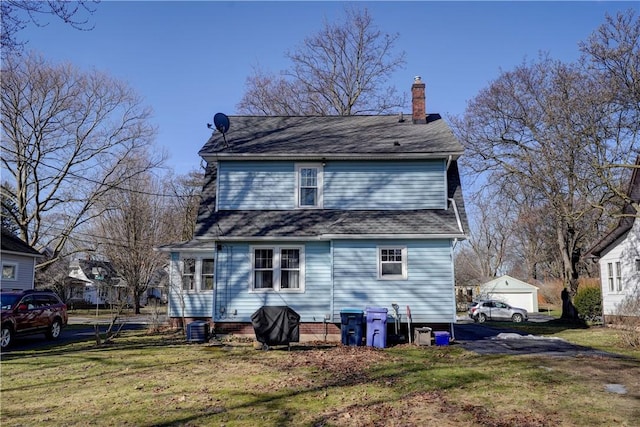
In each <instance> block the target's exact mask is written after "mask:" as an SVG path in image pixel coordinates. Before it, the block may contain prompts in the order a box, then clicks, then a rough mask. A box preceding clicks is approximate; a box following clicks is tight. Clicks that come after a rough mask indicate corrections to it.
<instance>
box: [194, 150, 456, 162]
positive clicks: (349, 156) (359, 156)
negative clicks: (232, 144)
mask: <svg viewBox="0 0 640 427" xmlns="http://www.w3.org/2000/svg"><path fill="white" fill-rule="evenodd" d="M199 154H200V156H201V157H202V158H203V159H204V160H206V161H207V162H217V161H219V160H318V159H322V160H389V159H396V160H429V159H449V158H453V159H458V158H459V157H460V156H461V155H462V154H463V152H462V151H442V152H437V153H340V154H338V153H309V154H306V153H305V154H296V153H287V154H274V153H264V154H262V153H203V152H200V153H199Z"/></svg>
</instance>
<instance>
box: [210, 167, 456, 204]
mask: <svg viewBox="0 0 640 427" xmlns="http://www.w3.org/2000/svg"><path fill="white" fill-rule="evenodd" d="M323 177H324V186H323V200H324V202H323V207H324V208H325V209H347V210H349V209H351V210H354V209H356V210H357V209H360V210H363V209H445V208H446V203H447V201H446V185H445V182H446V170H445V161H444V160H424V161H366V162H352V161H331V162H327V163H326V166H325V167H324V169H323ZM218 179H219V181H220V183H219V188H220V190H219V195H218V209H219V210H262V209H267V210H272V209H273V210H288V209H294V208H295V191H296V175H295V162H285V161H278V162H276V161H272V162H256V161H251V162H250V161H247V162H233V161H227V162H220V163H219V167H218Z"/></svg>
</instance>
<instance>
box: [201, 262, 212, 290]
mask: <svg viewBox="0 0 640 427" xmlns="http://www.w3.org/2000/svg"><path fill="white" fill-rule="evenodd" d="M200 270H201V274H200V290H201V291H212V290H213V258H205V259H203V260H202V268H201V269H200Z"/></svg>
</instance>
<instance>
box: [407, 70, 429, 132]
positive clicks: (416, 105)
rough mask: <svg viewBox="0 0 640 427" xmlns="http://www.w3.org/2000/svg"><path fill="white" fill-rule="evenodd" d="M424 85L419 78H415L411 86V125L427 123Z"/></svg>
mask: <svg viewBox="0 0 640 427" xmlns="http://www.w3.org/2000/svg"><path fill="white" fill-rule="evenodd" d="M424 88H425V84H424V83H423V82H422V79H421V78H420V76H416V77H415V78H414V80H413V85H412V86H411V106H412V111H413V123H427V107H426V97H425V89H424Z"/></svg>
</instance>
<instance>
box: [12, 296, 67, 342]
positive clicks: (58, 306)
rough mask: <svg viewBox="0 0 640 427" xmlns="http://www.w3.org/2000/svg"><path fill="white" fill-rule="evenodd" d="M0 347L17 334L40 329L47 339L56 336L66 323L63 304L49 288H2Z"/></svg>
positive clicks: (65, 311) (30, 332)
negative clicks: (21, 289) (39, 289)
mask: <svg viewBox="0 0 640 427" xmlns="http://www.w3.org/2000/svg"><path fill="white" fill-rule="evenodd" d="M0 297H1V298H2V332H1V333H0V347H2V348H6V347H8V346H9V345H10V344H11V342H12V341H13V337H14V336H16V335H19V334H25V335H26V334H36V333H42V332H44V334H45V335H46V337H47V338H48V339H56V338H58V337H59V336H60V332H61V331H62V328H63V327H64V326H66V325H67V319H68V318H67V306H66V305H65V304H64V303H63V302H62V301H61V300H60V298H59V297H58V295H56V294H55V293H54V292H50V291H37V290H27V291H12V292H8V291H3V292H1V293H0Z"/></svg>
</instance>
